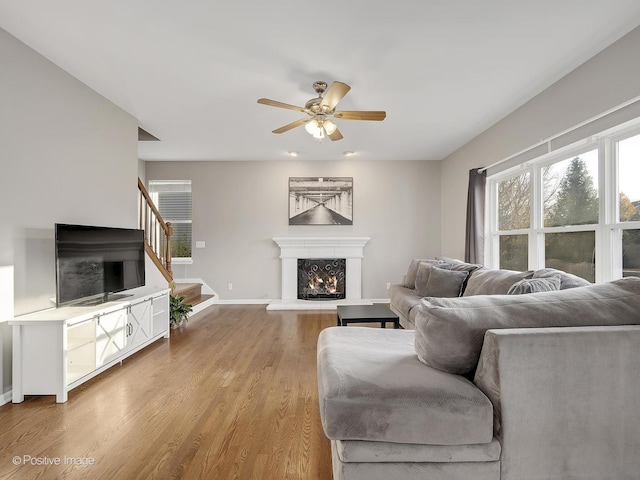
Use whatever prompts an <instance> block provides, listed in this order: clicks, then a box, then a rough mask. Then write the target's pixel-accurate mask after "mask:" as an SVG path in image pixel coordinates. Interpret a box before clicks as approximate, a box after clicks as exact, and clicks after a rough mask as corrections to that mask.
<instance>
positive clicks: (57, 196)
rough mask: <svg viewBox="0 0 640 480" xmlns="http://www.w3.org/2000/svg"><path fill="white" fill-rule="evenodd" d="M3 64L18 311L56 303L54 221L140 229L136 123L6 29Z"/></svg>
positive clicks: (6, 235) (3, 245)
mask: <svg viewBox="0 0 640 480" xmlns="http://www.w3.org/2000/svg"><path fill="white" fill-rule="evenodd" d="M0 65H2V67H1V69H2V74H1V75H0V105H1V107H0V162H1V166H2V177H3V182H2V189H0V204H2V209H0V225H2V228H1V229H0V266H5V265H13V266H14V297H15V301H14V305H13V310H14V312H15V314H16V315H18V314H21V313H26V312H29V311H34V310H38V309H42V308H47V307H50V306H52V303H51V300H50V299H51V298H55V270H54V245H53V226H54V223H56V222H60V223H65V222H66V223H84V224H93V225H109V226H119V227H135V226H136V224H137V207H136V205H137V186H136V176H137V173H138V160H137V156H138V141H137V135H138V131H137V128H138V124H137V121H136V119H135V118H133V117H132V116H130V115H129V114H127V113H126V112H124V111H123V110H121V109H120V108H118V107H117V106H115V105H114V104H113V103H111V102H109V101H108V100H106V99H105V98H103V97H102V96H100V95H98V94H97V93H96V92H94V91H93V90H91V89H90V88H88V87H87V86H85V85H84V84H82V83H81V82H79V81H78V80H76V79H75V78H73V77H71V76H70V75H69V74H67V73H66V72H64V71H63V70H61V69H60V68H59V67H57V66H55V65H54V64H53V63H51V62H49V61H48V60H46V59H45V58H43V57H42V56H40V55H39V54H38V53H36V52H35V51H33V50H32V49H30V48H29V47H27V46H26V45H24V44H23V43H21V42H20V41H18V40H17V39H16V38H14V37H13V36H11V35H9V34H8V33H7V32H5V31H4V30H1V29H0ZM3 307H4V308H2V309H1V310H0V311H2V312H4V314H5V315H6V312H7V311H9V312H10V311H11V310H12V308H11V307H12V306H11V305H9V306H7V305H4V306H3ZM4 320H6V318H4ZM2 336H3V338H4V345H5V349H4V362H3V364H4V365H3V366H4V375H3V378H4V382H3V383H4V385H3V391H6V390H7V389H8V388H9V386H10V385H9V382H8V379H9V378H10V375H9V373H10V368H11V362H10V359H11V348H10V347H11V342H10V330H9V328H8V326H7V325H6V324H3V325H2Z"/></svg>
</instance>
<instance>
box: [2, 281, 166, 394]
mask: <svg viewBox="0 0 640 480" xmlns="http://www.w3.org/2000/svg"><path fill="white" fill-rule="evenodd" d="M125 294H130V295H126V296H124V297H122V298H121V299H119V300H115V301H108V302H106V303H102V304H100V305H94V306H67V307H61V308H54V309H50V310H44V311H41V312H36V313H32V314H29V315H24V316H21V317H16V318H14V319H13V320H10V321H9V324H10V325H13V403H20V402H23V401H24V396H25V395H55V396H56V402H58V403H64V402H66V401H67V393H68V392H69V390H71V389H73V388H75V387H77V386H78V385H80V384H82V383H84V382H86V381H87V380H89V379H90V378H93V377H95V376H96V375H98V374H99V373H101V372H103V371H105V370H106V369H108V368H109V367H112V366H113V365H115V364H117V363H119V362H121V361H122V360H124V359H125V358H127V357H128V356H130V355H132V354H133V353H135V352H137V351H138V350H141V349H142V348H144V347H146V346H148V345H150V344H151V343H153V342H155V341H156V340H158V339H160V338H162V337H164V338H169V289H165V290H158V289H151V288H147V287H141V288H137V289H135V290H131V291H129V292H125Z"/></svg>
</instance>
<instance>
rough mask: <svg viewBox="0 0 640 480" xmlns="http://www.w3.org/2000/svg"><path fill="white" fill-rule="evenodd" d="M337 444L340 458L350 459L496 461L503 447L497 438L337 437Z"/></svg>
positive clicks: (361, 460) (353, 461)
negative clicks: (457, 441)
mask: <svg viewBox="0 0 640 480" xmlns="http://www.w3.org/2000/svg"><path fill="white" fill-rule="evenodd" d="M335 447H336V449H337V453H338V457H339V458H340V460H341V461H343V462H346V463H356V462H372V463H381V462H393V463H397V462H420V463H422V462H429V463H452V462H495V461H498V460H500V450H501V449H500V442H498V440H497V439H496V438H494V439H493V440H491V442H489V443H477V444H473V445H426V444H417V443H403V444H398V443H387V442H367V441H363V440H357V441H354V440H335ZM416 478H418V477H416ZM474 478H476V477H474Z"/></svg>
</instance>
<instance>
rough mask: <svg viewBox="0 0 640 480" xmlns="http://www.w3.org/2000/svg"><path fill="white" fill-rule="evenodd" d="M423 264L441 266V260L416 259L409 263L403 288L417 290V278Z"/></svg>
mask: <svg viewBox="0 0 640 480" xmlns="http://www.w3.org/2000/svg"><path fill="white" fill-rule="evenodd" d="M421 263H429V264H431V265H436V264H441V263H444V262H441V261H439V260H434V259H429V258H414V259H413V260H411V262H410V263H409V269H408V270H407V274H406V275H405V276H404V279H403V281H402V286H403V287H406V288H413V289H415V288H416V276H417V275H418V267H419V266H420V264H421Z"/></svg>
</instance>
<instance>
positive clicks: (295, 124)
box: [273, 118, 309, 133]
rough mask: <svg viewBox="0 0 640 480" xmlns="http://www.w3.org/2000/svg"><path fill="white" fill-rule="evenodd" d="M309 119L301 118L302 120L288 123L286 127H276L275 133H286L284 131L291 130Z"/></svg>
mask: <svg viewBox="0 0 640 480" xmlns="http://www.w3.org/2000/svg"><path fill="white" fill-rule="evenodd" d="M308 121H309V120H308V119H306V118H301V119H300V120H296V121H295V122H291V123H289V124H287V125H285V126H284V127H280V128H276V129H275V130H274V131H273V133H284V132H288V131H289V130H291V129H293V128H296V127H299V126H300V125H304V124H305V123H307V122H308Z"/></svg>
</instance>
